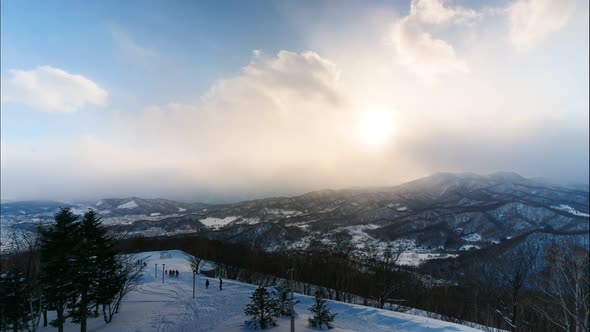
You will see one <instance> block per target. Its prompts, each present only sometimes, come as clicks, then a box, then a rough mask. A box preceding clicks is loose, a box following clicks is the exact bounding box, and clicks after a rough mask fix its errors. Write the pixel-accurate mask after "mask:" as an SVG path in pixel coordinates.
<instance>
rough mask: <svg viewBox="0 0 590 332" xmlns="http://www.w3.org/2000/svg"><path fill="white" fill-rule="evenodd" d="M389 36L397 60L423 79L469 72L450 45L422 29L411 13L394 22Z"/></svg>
mask: <svg viewBox="0 0 590 332" xmlns="http://www.w3.org/2000/svg"><path fill="white" fill-rule="evenodd" d="M392 38H393V43H394V46H395V48H396V51H397V55H398V58H399V62H400V63H401V64H402V65H404V66H406V67H407V68H408V69H409V70H410V71H412V72H414V73H416V74H417V75H419V76H421V77H423V78H425V79H434V78H436V77H437V76H439V75H442V74H449V73H453V72H462V73H466V72H468V71H469V69H468V67H467V64H466V63H465V62H464V61H463V60H461V59H459V58H458V57H457V54H456V52H455V49H454V48H453V46H452V45H451V44H449V43H447V42H446V41H444V40H442V39H437V38H435V37H433V36H432V35H431V34H430V33H428V32H426V31H424V30H423V28H422V26H421V25H420V23H419V22H417V21H416V20H415V19H414V18H413V17H412V16H408V17H405V18H403V19H401V20H400V21H398V22H397V23H395V24H394V26H393V32H392Z"/></svg>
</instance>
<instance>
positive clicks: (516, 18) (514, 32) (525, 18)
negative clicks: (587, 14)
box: [507, 0, 576, 50]
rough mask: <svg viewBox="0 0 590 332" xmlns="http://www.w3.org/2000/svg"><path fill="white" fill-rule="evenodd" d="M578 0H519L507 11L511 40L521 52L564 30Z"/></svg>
mask: <svg viewBox="0 0 590 332" xmlns="http://www.w3.org/2000/svg"><path fill="white" fill-rule="evenodd" d="M575 5H576V0H559V1H555V0H518V1H515V2H514V3H513V4H512V5H510V6H509V7H508V9H507V11H508V15H509V19H510V40H511V42H512V44H513V45H514V46H515V47H516V48H517V49H520V50H526V49H530V48H532V47H533V46H535V45H536V44H538V43H540V42H541V41H542V40H543V39H545V38H546V37H547V36H548V35H549V34H551V33H553V32H556V31H558V30H560V29H561V28H563V27H564V26H565V25H566V24H567V22H568V20H569V18H570V16H571V15H572V13H573V12H574V8H575Z"/></svg>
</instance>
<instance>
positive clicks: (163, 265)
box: [162, 264, 166, 283]
mask: <svg viewBox="0 0 590 332" xmlns="http://www.w3.org/2000/svg"><path fill="white" fill-rule="evenodd" d="M165 266H166V264H162V283H164V267H165Z"/></svg>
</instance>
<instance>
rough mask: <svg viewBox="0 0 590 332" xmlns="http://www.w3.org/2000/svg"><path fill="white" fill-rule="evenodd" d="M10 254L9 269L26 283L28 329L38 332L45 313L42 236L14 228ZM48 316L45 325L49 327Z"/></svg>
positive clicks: (11, 233)
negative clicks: (41, 252) (42, 279)
mask: <svg viewBox="0 0 590 332" xmlns="http://www.w3.org/2000/svg"><path fill="white" fill-rule="evenodd" d="M10 244H11V246H10V247H11V248H10V253H11V256H12V257H13V259H12V262H11V263H12V264H11V265H12V266H11V268H10V269H9V270H10V271H11V272H12V273H20V274H21V275H22V277H23V278H24V281H25V282H26V286H25V287H26V293H25V294H26V296H27V308H26V310H27V317H28V319H29V321H28V322H27V325H28V329H29V330H30V331H32V332H35V331H37V327H38V326H39V321H40V319H41V313H42V312H47V310H46V308H45V311H43V297H42V294H41V285H40V283H39V269H40V263H39V245H40V236H39V233H38V232H30V231H26V230H24V229H22V228H12V229H11V231H10ZM46 317H47V316H46V315H45V316H44V318H45V321H44V324H45V326H47V319H46Z"/></svg>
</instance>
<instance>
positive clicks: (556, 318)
mask: <svg viewBox="0 0 590 332" xmlns="http://www.w3.org/2000/svg"><path fill="white" fill-rule="evenodd" d="M546 260H547V267H548V269H547V275H546V276H547V281H546V285H545V287H544V288H543V289H544V290H543V295H542V296H539V297H537V298H535V301H534V302H533V301H530V302H529V305H530V306H531V307H532V308H533V309H535V310H536V311H537V312H539V313H541V314H542V315H543V316H544V317H545V318H547V319H548V320H549V321H551V322H552V323H553V324H555V325H556V326H557V327H558V328H559V329H561V330H563V331H567V332H588V331H589V329H590V327H589V322H588V319H589V317H590V298H589V288H590V277H589V274H590V273H589V268H590V266H589V263H588V249H587V248H586V247H584V246H583V245H579V244H576V243H575V242H574V241H572V240H568V241H564V242H563V243H560V244H557V245H555V246H553V247H552V248H551V249H550V250H549V252H548V254H547V255H546Z"/></svg>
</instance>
